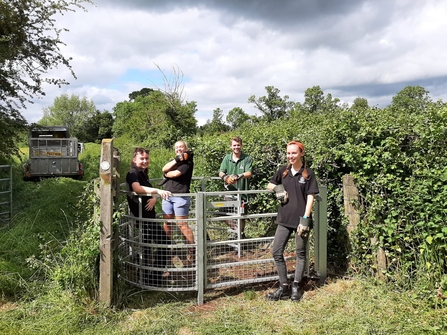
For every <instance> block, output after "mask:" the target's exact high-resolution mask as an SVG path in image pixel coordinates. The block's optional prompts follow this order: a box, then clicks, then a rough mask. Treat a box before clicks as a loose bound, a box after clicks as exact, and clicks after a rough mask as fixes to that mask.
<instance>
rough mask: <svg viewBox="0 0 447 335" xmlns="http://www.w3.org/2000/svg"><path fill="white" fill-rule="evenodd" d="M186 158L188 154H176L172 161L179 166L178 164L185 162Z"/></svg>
mask: <svg viewBox="0 0 447 335" xmlns="http://www.w3.org/2000/svg"><path fill="white" fill-rule="evenodd" d="M188 158H189V154H188V153H187V152H184V153H181V154H178V155H177V156H175V158H174V159H175V162H176V163H177V164H180V163H183V162H186V161H187V160H188Z"/></svg>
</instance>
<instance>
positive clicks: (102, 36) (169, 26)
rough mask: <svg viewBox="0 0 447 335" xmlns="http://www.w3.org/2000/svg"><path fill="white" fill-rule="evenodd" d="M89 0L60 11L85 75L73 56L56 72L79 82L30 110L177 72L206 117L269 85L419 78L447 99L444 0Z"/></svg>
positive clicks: (66, 50) (391, 87) (370, 95)
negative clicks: (68, 65) (79, 7)
mask: <svg viewBox="0 0 447 335" xmlns="http://www.w3.org/2000/svg"><path fill="white" fill-rule="evenodd" d="M86 8H87V12H84V11H82V10H78V11H77V12H75V13H69V14H67V15H64V16H62V17H60V18H58V19H57V26H58V27H64V28H67V29H69V31H68V32H63V33H62V36H61V40H62V41H63V42H64V43H65V44H66V45H65V46H62V47H61V50H62V53H63V54H64V56H66V57H72V61H71V65H72V67H73V70H74V72H75V74H76V77H77V79H74V78H73V77H72V76H71V75H70V73H69V71H68V70H67V69H65V68H63V67H60V68H59V69H57V70H54V71H52V72H50V73H49V75H50V76H56V77H60V78H65V79H67V80H68V81H69V82H70V85H67V86H63V87H62V88H58V87H55V86H44V90H45V92H46V95H45V96H44V97H43V98H40V99H35V100H34V104H28V105H27V109H26V110H24V111H23V113H22V114H23V116H24V117H25V118H26V119H27V121H28V122H37V121H38V120H39V119H40V118H42V116H43V110H44V108H47V107H49V106H51V105H52V104H53V102H54V98H56V97H58V96H60V95H62V94H68V95H71V94H76V95H78V96H80V97H87V98H88V99H91V100H92V101H93V102H94V103H95V106H96V108H97V109H98V110H100V111H109V112H113V107H114V106H115V105H116V104H117V103H118V102H122V101H126V100H129V93H131V92H133V91H139V90H140V89H142V88H144V87H149V88H153V89H162V90H163V89H165V88H166V84H167V83H171V84H172V83H173V82H175V80H176V78H177V76H176V73H177V74H178V73H181V74H182V76H181V84H182V87H183V94H184V98H185V100H186V101H195V102H196V103H197V109H198V111H197V113H196V115H195V116H196V118H197V120H198V124H199V125H201V124H204V123H205V122H206V121H207V120H210V119H212V117H213V111H214V110H215V109H217V108H220V109H221V110H223V112H224V115H226V114H227V113H228V112H229V111H230V110H231V109H232V108H234V107H241V108H242V109H243V110H244V111H245V112H246V113H248V114H257V115H259V111H257V110H256V109H255V108H254V105H253V104H249V103H248V102H247V101H248V98H249V97H250V96H252V95H255V96H256V97H261V96H264V95H266V89H265V87H266V86H274V87H275V88H277V89H279V90H280V95H281V96H282V97H284V96H286V95H288V96H289V100H291V101H296V102H303V101H304V92H305V90H306V89H308V88H310V87H313V86H316V85H318V86H320V87H321V89H322V90H323V92H324V94H325V95H327V94H329V93H330V94H331V95H332V97H333V98H339V99H340V101H341V102H342V103H347V104H352V102H353V101H354V99H355V98H357V97H361V98H366V99H367V100H368V103H369V105H370V106H378V107H385V106H387V105H389V104H390V103H391V101H392V97H393V96H395V95H396V93H398V92H399V91H400V90H402V89H403V88H404V87H406V86H409V85H411V86H416V85H419V86H422V87H424V88H425V89H426V90H427V91H429V92H430V96H431V98H432V99H433V100H435V101H437V100H439V99H442V100H443V101H447V62H446V59H447V44H446V43H445V39H446V36H447V20H446V17H447V1H444V0H421V1H414V0H396V1H393V0H373V1H362V0H356V1H352V0H349V1H348V0H337V1H334V0H276V1H271V0H237V1H236V0H175V1H171V0H96V1H95V5H89V4H87V5H86ZM163 75H164V76H166V78H167V80H164V78H163ZM224 117H225V116H224Z"/></svg>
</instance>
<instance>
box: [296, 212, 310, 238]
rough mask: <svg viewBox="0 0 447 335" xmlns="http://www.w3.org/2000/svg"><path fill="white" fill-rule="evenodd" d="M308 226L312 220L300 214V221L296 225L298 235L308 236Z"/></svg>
mask: <svg viewBox="0 0 447 335" xmlns="http://www.w3.org/2000/svg"><path fill="white" fill-rule="evenodd" d="M310 228H312V220H311V219H310V218H308V217H303V216H300V223H299V225H298V235H299V236H301V237H302V238H306V237H308V236H309V232H310Z"/></svg>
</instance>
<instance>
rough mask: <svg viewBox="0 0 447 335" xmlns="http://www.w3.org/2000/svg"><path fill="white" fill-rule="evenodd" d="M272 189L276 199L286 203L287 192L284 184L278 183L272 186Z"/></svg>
mask: <svg viewBox="0 0 447 335" xmlns="http://www.w3.org/2000/svg"><path fill="white" fill-rule="evenodd" d="M273 191H275V193H276V200H278V201H279V202H280V203H281V204H283V205H284V204H286V203H287V202H288V201H289V194H288V193H287V191H286V190H285V189H284V185H282V184H279V185H276V186H275V187H274V188H273Z"/></svg>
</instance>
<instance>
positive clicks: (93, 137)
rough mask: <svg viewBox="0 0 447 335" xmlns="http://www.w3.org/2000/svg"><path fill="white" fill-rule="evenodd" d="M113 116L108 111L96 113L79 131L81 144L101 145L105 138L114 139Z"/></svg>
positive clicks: (78, 135) (78, 136)
mask: <svg viewBox="0 0 447 335" xmlns="http://www.w3.org/2000/svg"><path fill="white" fill-rule="evenodd" d="M113 121H114V120H113V115H112V114H111V113H109V112H108V111H104V112H102V113H101V112H100V111H98V110H97V111H96V112H95V115H93V116H92V117H91V118H89V119H88V120H87V122H85V123H84V124H83V125H82V126H81V129H80V130H79V132H78V134H77V136H76V137H77V138H78V140H79V141H80V142H94V143H101V141H102V139H104V138H112V134H113V133H112V127H113Z"/></svg>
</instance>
